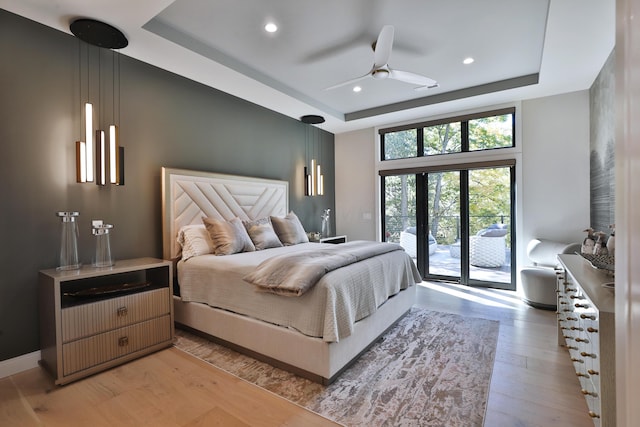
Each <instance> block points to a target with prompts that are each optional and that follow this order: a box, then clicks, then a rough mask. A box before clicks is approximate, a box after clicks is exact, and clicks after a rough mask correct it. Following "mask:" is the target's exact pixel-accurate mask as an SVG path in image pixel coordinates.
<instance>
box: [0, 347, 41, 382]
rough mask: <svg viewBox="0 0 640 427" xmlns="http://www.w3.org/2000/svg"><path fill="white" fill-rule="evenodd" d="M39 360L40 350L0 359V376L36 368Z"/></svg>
mask: <svg viewBox="0 0 640 427" xmlns="http://www.w3.org/2000/svg"><path fill="white" fill-rule="evenodd" d="M39 360H40V350H38V351H34V352H33V353H27V354H23V355H22V356H18V357H14V358H13V359H7V360H2V361H0V378H4V377H8V376H9V375H14V374H17V373H18V372H22V371H26V370H27V369H32V368H36V367H37V366H38V361H39Z"/></svg>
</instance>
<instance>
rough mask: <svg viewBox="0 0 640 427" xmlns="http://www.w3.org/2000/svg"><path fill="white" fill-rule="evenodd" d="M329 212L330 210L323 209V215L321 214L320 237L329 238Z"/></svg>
mask: <svg viewBox="0 0 640 427" xmlns="http://www.w3.org/2000/svg"><path fill="white" fill-rule="evenodd" d="M329 212H331V209H325V210H324V213H323V214H322V229H321V230H322V231H321V236H322V237H330V236H331V217H330V215H329Z"/></svg>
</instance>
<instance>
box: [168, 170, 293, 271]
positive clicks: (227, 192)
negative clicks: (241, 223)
mask: <svg viewBox="0 0 640 427" xmlns="http://www.w3.org/2000/svg"><path fill="white" fill-rule="evenodd" d="M288 212H289V183H288V182H287V181H277V180H272V179H262V178H251V177H244V176H236V175H224V174H217V173H211V172H200V171H191V170H185V169H170V168H164V167H163V168H162V248H163V249H162V253H163V257H164V258H165V259H174V258H176V257H177V256H178V252H179V247H178V243H177V241H176V238H177V236H178V231H179V230H180V228H181V227H182V226H185V225H190V224H202V219H201V218H202V217H203V216H206V217H213V218H220V219H226V220H230V219H232V218H234V217H239V218H240V219H242V220H253V219H257V218H262V217H265V216H269V215H274V216H285V215H286V214H287V213H288Z"/></svg>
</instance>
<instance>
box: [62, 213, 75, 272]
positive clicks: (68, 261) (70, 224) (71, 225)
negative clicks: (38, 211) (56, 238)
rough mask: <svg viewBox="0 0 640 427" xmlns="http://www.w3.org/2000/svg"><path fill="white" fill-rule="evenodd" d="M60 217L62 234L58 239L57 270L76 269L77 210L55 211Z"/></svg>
mask: <svg viewBox="0 0 640 427" xmlns="http://www.w3.org/2000/svg"><path fill="white" fill-rule="evenodd" d="M56 215H57V216H59V217H60V218H61V219H62V235H61V239H60V265H59V266H58V268H57V269H58V270H77V269H79V268H80V266H81V264H80V262H78V223H77V222H76V217H78V216H80V214H79V213H78V212H57V213H56Z"/></svg>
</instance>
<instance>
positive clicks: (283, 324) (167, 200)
mask: <svg viewBox="0 0 640 427" xmlns="http://www.w3.org/2000/svg"><path fill="white" fill-rule="evenodd" d="M288 201H289V185H288V182H286V181H278V180H268V179H261V178H252V177H242V176H235V175H224V174H216V173H210V172H201V171H190V170H183V169H171V168H163V169H162V203H163V215H162V217H163V256H164V258H165V259H169V260H172V261H174V263H175V264H176V268H175V269H174V271H175V272H176V278H175V279H176V280H175V283H177V286H176V288H177V289H176V295H174V314H175V321H176V324H177V326H178V327H181V326H183V327H186V328H188V329H191V330H195V331H198V332H199V333H201V334H204V335H206V336H208V337H210V338H211V339H213V340H215V341H217V342H220V343H222V344H224V345H227V346H229V347H232V348H234V349H236V350H239V351H242V352H245V353H247V354H250V355H252V356H254V357H257V358H259V359H261V360H265V361H267V362H269V363H271V364H273V365H275V366H278V367H281V368H284V369H287V370H289V371H292V372H294V373H296V374H298V375H302V376H305V377H307V378H309V379H311V380H314V381H317V382H321V383H324V384H328V383H331V382H332V381H333V380H335V378H337V376H338V375H339V374H340V373H341V372H342V371H343V370H344V369H345V368H346V367H347V366H348V365H349V364H350V363H351V362H352V361H353V360H355V359H356V358H357V357H358V356H359V355H360V354H361V353H362V352H364V351H365V350H366V349H367V348H368V347H369V346H370V345H372V343H374V342H375V341H376V340H377V339H378V338H379V337H380V336H381V335H382V334H383V333H384V332H385V331H386V330H387V329H388V328H390V327H391V326H393V324H395V323H396V322H397V321H398V320H399V319H400V318H401V317H402V316H404V315H405V314H406V313H407V312H408V311H409V309H410V308H411V307H412V306H413V304H414V301H415V291H416V286H415V284H416V283H417V282H419V281H420V275H419V273H418V271H417V270H416V268H415V265H414V263H413V262H412V260H411V258H410V257H409V256H408V255H407V254H406V253H405V252H404V251H402V250H391V251H389V252H386V253H383V254H380V255H376V256H371V257H367V258H364V259H359V260H358V261H357V262H353V263H350V264H348V265H345V266H343V267H340V268H336V269H335V270H333V271H329V272H328V273H326V274H325V275H324V276H322V278H321V279H320V280H318V282H317V283H316V284H315V285H314V286H312V287H310V288H309V290H307V291H306V292H304V293H303V294H302V295H300V296H283V295H277V294H274V293H272V292H258V291H256V287H255V286H254V285H252V284H251V283H248V282H247V281H246V280H244V279H246V278H247V277H248V276H250V275H251V273H252V272H254V271H257V270H256V268H257V267H259V266H261V265H262V264H263V263H264V262H265V261H266V260H267V258H269V259H271V258H279V257H283V256H288V255H287V254H293V255H295V254H302V253H305V254H311V253H320V252H327V253H330V252H331V251H335V250H337V249H334V248H336V247H337V246H343V248H342V249H341V250H343V251H344V250H350V249H349V247H353V248H355V249H354V250H358V246H359V245H360V242H349V243H347V244H342V245H333V244H329V243H307V242H300V243H297V244H294V245H288V246H281V247H275V248H269V249H264V250H257V251H254V252H243V251H240V252H239V253H233V254H230V255H225V256H217V255H213V254H207V253H205V252H206V251H203V252H201V253H196V256H194V255H193V254H192V253H191V252H189V254H186V252H183V251H182V249H183V248H182V246H183V245H185V243H184V241H183V240H181V242H182V243H183V244H182V245H181V244H180V243H178V240H179V239H180V238H181V237H182V233H184V232H185V230H191V229H194V230H197V232H198V233H200V232H201V229H202V227H203V226H202V218H203V217H206V218H214V219H217V220H219V221H227V222H228V221H234V220H235V221H237V219H240V220H243V221H254V220H259V219H260V218H266V217H277V218H282V217H288V216H289V215H291V213H290V212H289V203H288ZM362 245H364V242H362ZM380 245H386V244H380ZM185 248H186V246H185ZM213 265H215V266H216V268H218V270H217V272H216V273H213V274H212V273H211V272H210V268H211V267H212V266H213ZM354 300H355V302H354Z"/></svg>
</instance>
